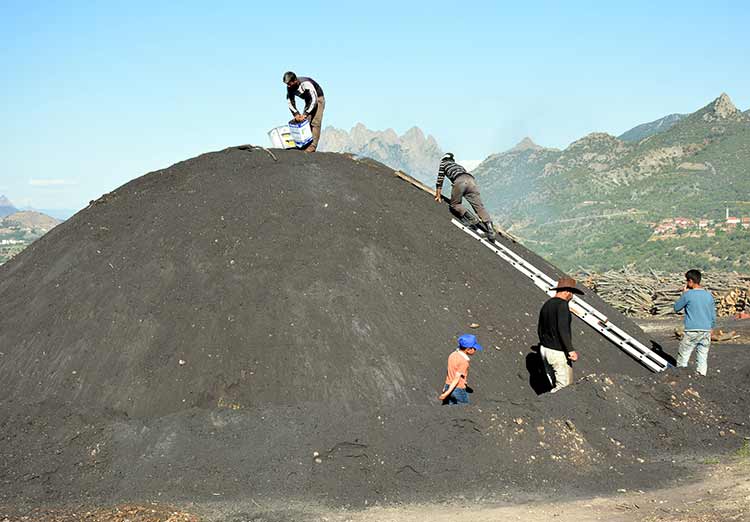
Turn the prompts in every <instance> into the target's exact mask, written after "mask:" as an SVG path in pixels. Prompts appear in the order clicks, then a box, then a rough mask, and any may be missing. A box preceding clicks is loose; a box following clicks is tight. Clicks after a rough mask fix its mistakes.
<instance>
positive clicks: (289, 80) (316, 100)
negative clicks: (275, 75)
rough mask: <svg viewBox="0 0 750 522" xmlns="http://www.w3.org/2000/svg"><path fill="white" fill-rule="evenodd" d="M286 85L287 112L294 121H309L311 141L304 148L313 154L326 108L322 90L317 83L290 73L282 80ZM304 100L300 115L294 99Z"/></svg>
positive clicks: (316, 146) (318, 139)
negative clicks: (288, 111) (292, 116)
mask: <svg viewBox="0 0 750 522" xmlns="http://www.w3.org/2000/svg"><path fill="white" fill-rule="evenodd" d="M282 79H283V81H284V83H285V84H286V101H287V105H288V106H289V110H290V111H291V113H292V115H294V120H295V121H305V120H309V121H310V132H312V135H313V140H312V141H311V142H310V144H309V145H308V146H307V147H305V152H315V150H316V149H317V148H318V142H319V141H320V129H321V128H322V125H323V111H324V110H325V108H326V100H325V97H324V96H323V88H322V87H321V86H320V85H318V82H316V81H315V80H313V79H312V78H308V77H306V76H300V77H299V78H298V77H297V75H296V74H294V73H293V72H292V71H287V72H285V73H284V77H283V78H282ZM295 96H297V97H299V98H302V99H303V100H305V108H304V109H303V111H302V113H300V112H299V110H297V103H296V101H295V99H294V97H295Z"/></svg>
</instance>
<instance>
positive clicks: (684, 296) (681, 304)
mask: <svg viewBox="0 0 750 522" xmlns="http://www.w3.org/2000/svg"><path fill="white" fill-rule="evenodd" d="M687 294H688V293H687V290H685V291H684V292H683V293H682V295H681V296H680V298H679V299H678V300H677V302H675V304H674V311H675V312H679V311H680V310H682V309H683V308H685V305H687Z"/></svg>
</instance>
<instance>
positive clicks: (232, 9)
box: [0, 0, 750, 209]
mask: <svg viewBox="0 0 750 522" xmlns="http://www.w3.org/2000/svg"><path fill="white" fill-rule="evenodd" d="M151 4H152V3H151V2H138V1H131V2H14V1H9V0H5V1H3V2H1V3H0V49H1V50H0V99H2V100H3V103H2V104H0V136H1V137H2V139H1V140H0V194H5V195H7V196H8V197H10V198H11V199H12V200H13V201H14V202H15V203H16V204H17V205H29V204H30V205H33V206H34V207H37V208H70V209H77V208H80V207H82V206H85V205H86V204H87V203H88V201H89V200H91V199H95V198H97V197H99V196H100V195H101V194H102V193H104V192H108V191H111V190H113V189H115V188H116V187H118V186H120V185H121V184H123V183H125V182H127V181H128V180H130V179H132V178H134V177H137V176H140V175H142V174H144V173H146V172H149V171H152V170H157V169H160V168H164V167H167V166H169V165H171V164H173V163H175V162H177V161H180V160H183V159H186V158H188V157H192V156H195V155H197V154H200V153H202V152H207V151H210V150H217V149H221V148H224V147H227V146H231V145H237V144H241V143H255V144H262V145H267V137H266V132H267V131H268V130H269V129H270V128H272V127H274V126H277V125H281V124H283V123H284V122H285V121H286V120H287V119H288V116H289V114H288V112H287V110H286V106H285V101H284V96H285V90H284V86H283V84H282V83H281V75H282V74H283V72H284V71H285V70H287V69H292V70H294V71H296V72H297V73H298V74H300V75H303V74H304V75H310V76H313V77H314V78H315V79H317V80H318V81H319V82H320V83H321V84H322V86H323V88H324V90H325V92H326V100H327V105H326V115H325V121H324V125H334V126H336V127H341V128H346V129H349V128H351V127H352V126H354V124H355V123H357V122H360V121H361V122H363V123H364V124H365V125H367V126H368V127H369V128H371V129H378V130H380V129H385V128H389V127H390V128H393V129H395V130H396V131H397V132H399V133H401V132H404V131H405V130H407V129H408V128H410V127H412V126H414V125H417V126H419V127H421V128H422V129H423V130H424V131H425V132H426V133H429V134H432V135H434V136H435V137H436V139H437V140H438V142H439V143H440V145H441V146H442V147H443V148H444V149H450V150H452V151H453V152H455V153H456V154H457V156H459V157H461V158H467V159H468V158H476V159H481V158H483V157H485V156H487V155H489V154H491V153H495V152H499V151H502V150H505V149H507V148H509V147H511V146H513V145H514V144H515V143H516V142H518V141H520V139H521V138H523V137H524V136H527V135H528V136H531V137H532V138H533V139H534V140H535V141H536V142H537V143H539V144H541V145H546V146H554V147H565V146H567V145H568V144H569V143H570V142H571V141H573V140H575V139H577V138H579V137H581V136H583V135H585V134H588V133H589V132H593V131H606V132H610V133H612V134H620V133H622V132H623V131H625V130H627V129H629V128H631V127H633V126H635V125H637V124H639V123H643V122H646V121H650V120H653V119H656V118H659V117H661V116H663V115H666V114H668V113H673V112H691V111H694V110H697V109H698V108H700V107H702V106H703V105H705V104H707V103H709V102H710V101H711V100H713V99H714V98H715V97H716V96H718V95H719V94H720V93H721V92H727V93H728V94H729V95H730V97H731V98H732V99H733V101H734V102H735V103H736V104H737V105H738V107H740V108H741V109H743V110H747V109H748V108H750V58H749V57H750V38H748V37H747V31H748V28H749V27H750V7H748V5H750V4H746V3H745V2H741V1H737V2H721V1H719V2H689V1H688V2H685V1H682V2H628V3H618V4H617V5H614V6H605V5H603V4H605V3H602V2H593V1H592V2H568V3H564V2H533V1H529V2H513V3H507V4H506V3H503V2H482V1H475V2H467V3H464V4H463V5H460V4H459V3H457V2H447V1H446V2H443V1H431V2H391V1H381V2H375V3H369V4H368V3H361V2H308V3H293V4H289V3H282V2H264V3H258V4H255V3H254V2H215V3H206V2H181V3H179V4H178V3H169V4H167V3H164V4H162V5H160V6H159V5H157V6H156V7H154V6H153V5H151Z"/></svg>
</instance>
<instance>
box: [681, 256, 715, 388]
mask: <svg viewBox="0 0 750 522" xmlns="http://www.w3.org/2000/svg"><path fill="white" fill-rule="evenodd" d="M683 309H684V310H685V335H683V337H682V341H680V348H679V351H678V354H677V367H678V368H687V365H688V361H689V360H690V355H691V354H692V353H693V350H695V364H696V366H697V370H698V373H699V374H701V375H706V372H707V371H708V348H709V346H710V345H711V330H712V329H713V328H714V327H715V326H716V304H714V298H713V296H712V295H711V292H709V291H708V290H706V289H704V288H701V273H700V272H699V271H698V270H688V271H687V272H686V273H685V288H684V289H683V294H682V296H681V297H680V298H679V299H678V300H677V302H676V303H675V304H674V311H675V312H679V311H680V310H683Z"/></svg>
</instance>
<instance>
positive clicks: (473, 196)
mask: <svg viewBox="0 0 750 522" xmlns="http://www.w3.org/2000/svg"><path fill="white" fill-rule="evenodd" d="M445 178H448V179H449V180H451V183H452V184H453V189H452V190H451V199H450V210H451V213H452V214H453V215H454V216H456V217H457V218H458V219H459V221H461V223H463V224H465V225H466V226H468V227H472V228H475V227H476V226H477V225H479V224H480V222H479V220H477V218H476V217H474V216H473V215H472V214H471V212H468V211H467V209H466V208H465V207H464V206H463V203H462V201H463V198H466V201H468V202H469V203H470V204H471V206H472V208H473V209H474V211H475V212H476V213H477V215H478V216H479V219H481V220H482V225H483V226H482V228H483V229H484V231H485V232H486V233H487V239H489V240H490V241H494V240H495V227H494V226H492V218H490V214H489V213H488V212H487V209H485V208H484V204H483V203H482V198H481V197H480V195H479V186H477V182H476V180H475V179H474V176H472V175H471V174H469V173H468V172H466V169H464V168H463V167H462V166H461V165H459V164H458V163H456V161H455V160H454V159H453V153H452V152H448V153H446V154H444V155H443V157H442V158H441V160H440V167H439V168H438V176H437V183H436V185H435V201H440V200H441V196H442V190H443V180H444V179H445Z"/></svg>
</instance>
